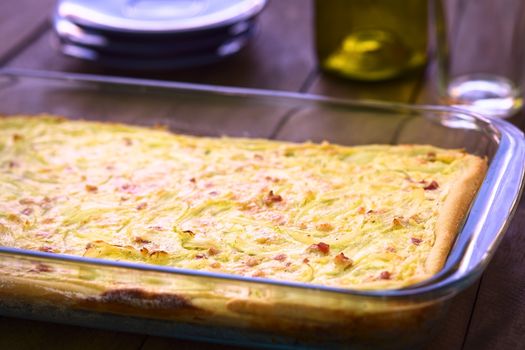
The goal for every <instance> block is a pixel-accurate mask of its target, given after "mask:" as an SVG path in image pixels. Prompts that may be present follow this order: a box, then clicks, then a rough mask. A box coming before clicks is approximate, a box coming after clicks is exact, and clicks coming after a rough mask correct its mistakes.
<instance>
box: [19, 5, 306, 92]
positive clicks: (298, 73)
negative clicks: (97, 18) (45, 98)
mask: <svg viewBox="0 0 525 350" xmlns="http://www.w3.org/2000/svg"><path fill="white" fill-rule="evenodd" d="M311 8H312V6H311V4H310V1H309V0H308V1H304V0H301V6H297V0H278V1H275V0H273V1H270V2H269V3H268V5H267V8H266V9H265V10H264V11H263V12H262V13H261V15H260V18H259V30H258V33H257V35H256V36H255V38H253V40H251V41H250V42H249V44H248V46H247V47H246V48H245V49H243V50H242V51H241V52H240V53H239V54H238V55H235V56H233V57H230V58H229V59H227V60H224V61H222V62H219V63H216V64H212V65H208V66H203V67H196V68H191V69H180V70H174V71H162V72H137V71H123V70H115V69H106V68H101V67H98V66H97V65H95V64H92V63H86V62H83V61H81V60H77V59H74V58H68V57H65V56H63V55H62V54H60V53H59V52H58V51H57V49H56V48H55V47H54V46H56V45H54V44H53V39H54V35H53V33H52V32H51V30H50V29H48V30H47V31H46V33H44V34H43V35H42V36H41V37H40V38H39V39H38V40H37V41H36V42H35V43H34V44H33V45H31V47H29V48H27V50H25V51H24V52H22V53H21V54H20V55H18V56H17V57H16V58H14V59H13V60H11V61H10V62H9V66H14V67H22V68H33V69H45V70H59V71H68V72H84V73H94V74H105V75H119V76H132V77H141V78H153V79H162V80H176V81H187V82H196V83H203V84H214V85H232V86H243V87H253V88H264V89H279V90H293V91H297V90H299V89H300V87H301V86H302V84H303V82H304V80H305V78H306V76H307V75H308V74H309V72H310V71H311V70H312V69H313V68H314V65H315V61H314V56H313V49H312V44H311V40H310V37H311V27H312V25H311V21H312V18H311V17H312V15H311ZM291 28H293V30H291Z"/></svg>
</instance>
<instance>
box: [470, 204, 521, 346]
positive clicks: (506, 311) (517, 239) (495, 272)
mask: <svg viewBox="0 0 525 350" xmlns="http://www.w3.org/2000/svg"><path fill="white" fill-rule="evenodd" d="M523 218H525V200H522V201H521V203H520V206H519V209H518V211H517V213H516V216H515V219H514V220H513V221H512V224H511V225H510V227H509V229H508V231H507V233H506V235H505V237H504V238H503V241H502V242H501V245H500V247H499V248H498V251H497V252H496V254H495V255H494V258H493V260H492V262H491V263H490V265H489V266H488V268H487V270H486V271H485V273H484V275H483V278H482V280H481V288H480V292H479V297H478V300H477V301H476V305H475V309H474V313H473V315H472V322H471V325H470V329H469V332H468V334H467V337H466V341H465V347H464V349H465V350H489V349H523V348H524V347H525V312H524V310H525V298H524V296H525V270H524V269H523V265H524V263H525V249H524V247H525V235H524V234H523V233H524V232H525V221H524V220H523Z"/></svg>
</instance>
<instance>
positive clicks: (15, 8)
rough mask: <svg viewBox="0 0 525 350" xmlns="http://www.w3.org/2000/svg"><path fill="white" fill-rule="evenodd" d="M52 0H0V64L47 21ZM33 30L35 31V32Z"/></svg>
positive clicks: (20, 47)
mask: <svg viewBox="0 0 525 350" xmlns="http://www.w3.org/2000/svg"><path fill="white" fill-rule="evenodd" d="M54 2H55V1H54V0H39V1H33V0H2V1H0V33H1V36H0V37H1V43H0V66H1V65H2V64H3V63H4V61H5V60H7V59H9V57H10V56H11V55H14V54H16V53H17V51H18V50H19V49H22V48H23V45H24V44H26V43H27V41H28V40H30V39H31V38H32V37H33V36H34V35H35V34H38V31H39V30H40V29H41V28H42V27H43V26H44V25H45V23H47V22H48V19H49V16H50V10H51V8H52V6H53V4H54ZM35 31H37V32H36V33H35Z"/></svg>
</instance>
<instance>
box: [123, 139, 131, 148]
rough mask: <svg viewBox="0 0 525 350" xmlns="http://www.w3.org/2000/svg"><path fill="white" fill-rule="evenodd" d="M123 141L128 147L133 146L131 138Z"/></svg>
mask: <svg viewBox="0 0 525 350" xmlns="http://www.w3.org/2000/svg"><path fill="white" fill-rule="evenodd" d="M123 141H124V144H125V145H126V146H131V145H132V144H133V140H131V139H130V138H129V137H124V139H123Z"/></svg>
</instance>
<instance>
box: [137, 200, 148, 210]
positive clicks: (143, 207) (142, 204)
mask: <svg viewBox="0 0 525 350" xmlns="http://www.w3.org/2000/svg"><path fill="white" fill-rule="evenodd" d="M147 207H148V203H146V202H143V203H140V204H139V205H137V210H143V209H146V208H147Z"/></svg>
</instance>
